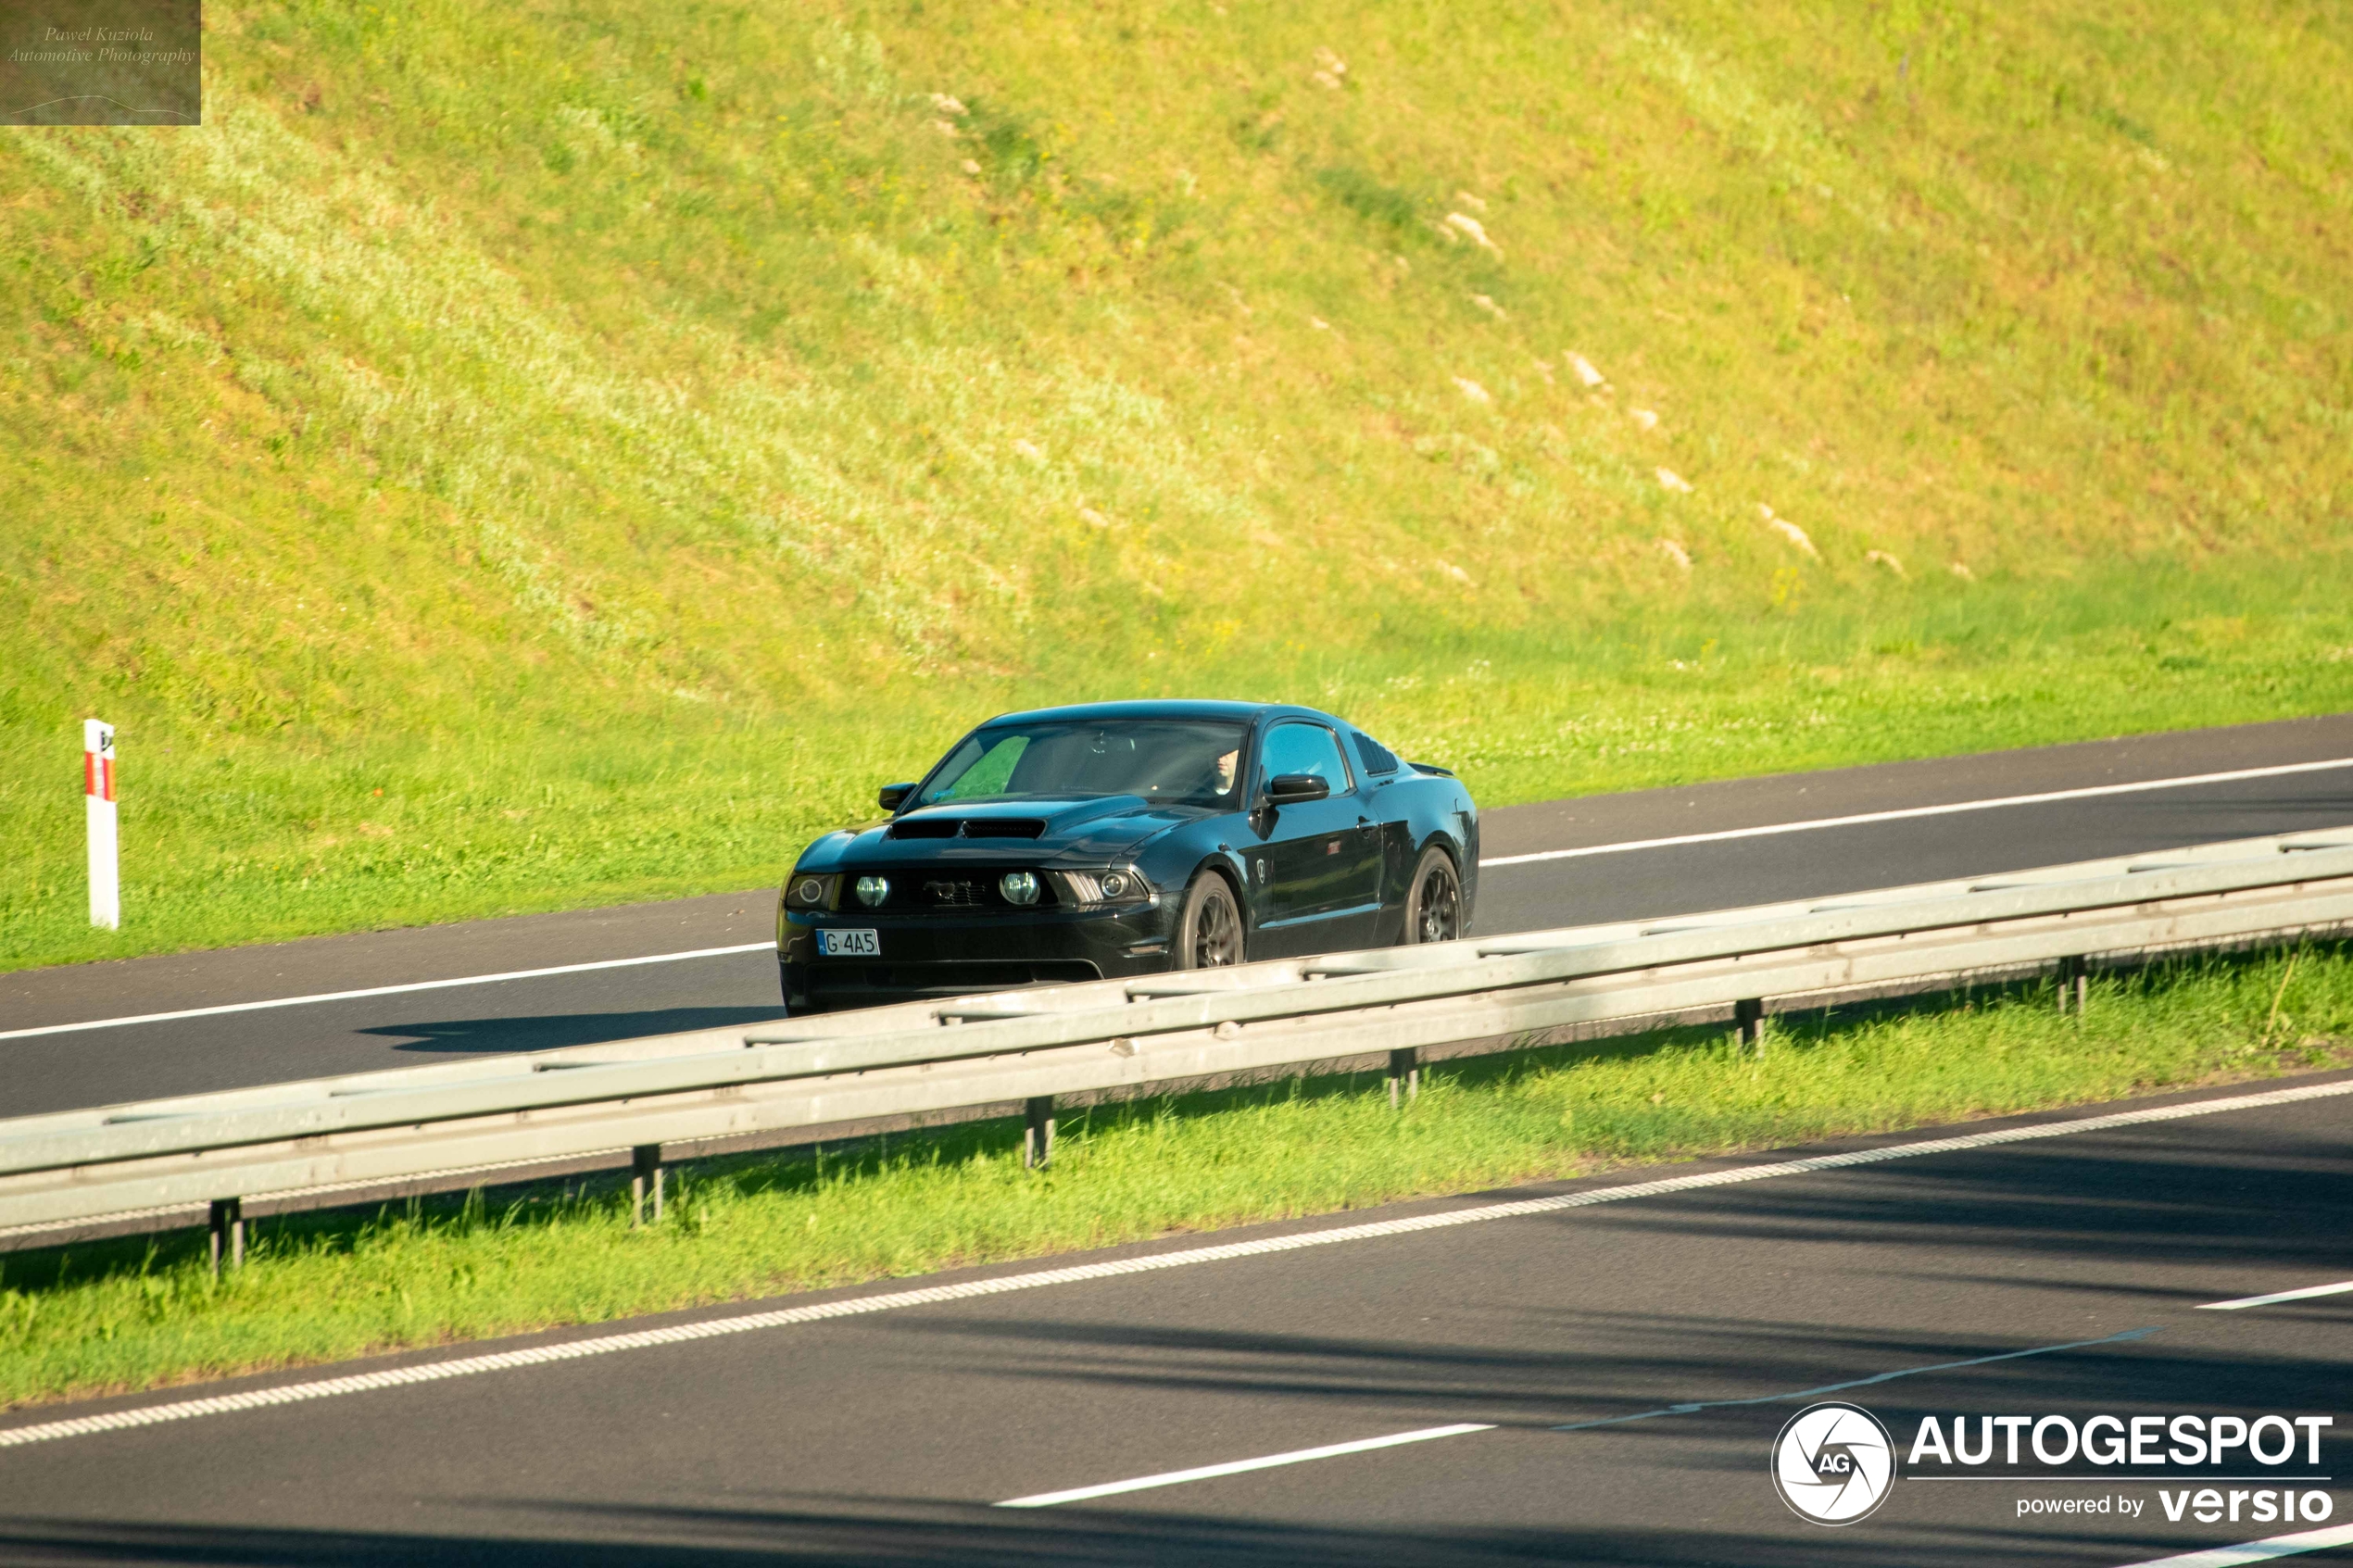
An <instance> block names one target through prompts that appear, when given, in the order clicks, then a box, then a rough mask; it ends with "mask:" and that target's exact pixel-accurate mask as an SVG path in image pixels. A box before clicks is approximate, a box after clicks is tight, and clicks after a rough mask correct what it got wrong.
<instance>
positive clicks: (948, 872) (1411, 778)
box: [776, 702, 1478, 1012]
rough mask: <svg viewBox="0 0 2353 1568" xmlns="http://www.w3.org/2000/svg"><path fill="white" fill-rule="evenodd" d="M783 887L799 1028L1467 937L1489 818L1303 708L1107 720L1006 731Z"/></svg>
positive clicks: (969, 743)
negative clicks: (978, 998) (937, 1001)
mask: <svg viewBox="0 0 2353 1568" xmlns="http://www.w3.org/2000/svg"><path fill="white" fill-rule="evenodd" d="M882 807H883V809H885V810H887V811H888V812H890V813H891V816H890V818H889V819H888V820H887V821H886V822H879V823H876V824H875V825H874V826H872V827H868V828H865V829H863V830H862V831H858V832H849V831H844V832H840V833H834V834H827V835H826V836H824V838H821V839H819V840H817V842H816V843H814V844H812V845H811V846H810V847H808V848H807V849H805V850H803V851H802V852H801V856H800V859H799V862H798V863H797V864H796V865H795V866H794V867H793V872H792V875H791V876H790V877H789V878H787V879H786V883H785V886H784V898H783V906H782V908H781V909H779V911H778V914H777V922H776V958H777V962H778V964H779V965H780V967H781V968H782V970H783V972H784V986H785V1006H786V1010H788V1011H791V1012H814V1011H820V1010H827V1009H834V1008H853V1007H868V1006H873V1005H875V1004H878V1003H883V1002H899V1001H912V1000H918V999H921V998H925V997H954V996H963V995H966V994H968V993H971V992H975V991H998V990H1004V989H1008V988H1010V987H1013V986H1017V985H1051V984H1056V983H1061V982H1068V981H1079V980H1099V979H1112V978H1118V977H1123V976H1127V975H1138V974H1152V973H1158V972H1163V971H1165V970H1171V969H1203V968H1210V967H1213V966H1215V965H1220V964H1234V963H1240V962H1242V961H1243V960H1249V959H1265V958H1281V957H1287V956H1291V955H1297V954H1303V953H1327V952H1335V951H1344V950H1347V949H1350V948H1357V947H1382V946H1386V945H1388V944H1390V943H1396V942H1436V941H1443V940H1446V939H1448V938H1450V937H1455V936H1460V935H1463V933H1464V932H1465V931H1466V929H1468V927H1469V924H1470V916H1471V905H1472V900H1473V897H1474V896H1475V895H1476V894H1477V892H1478V808H1477V807H1475V806H1473V805H1472V804H1471V797H1470V792H1469V791H1468V790H1466V789H1465V788H1464V787H1463V785H1462V784H1461V783H1460V782H1458V781H1457V780H1456V779H1455V778H1454V776H1453V774H1452V773H1450V772H1448V771H1446V770H1445V769H1443V768H1433V767H1428V766H1424V765H1420V764H1416V763H1410V762H1400V761H1399V760H1398V759H1397V758H1396V757H1395V756H1393V755H1392V754H1390V751H1389V750H1388V748H1386V747H1385V746H1381V745H1380V743H1379V742H1378V741H1376V740H1374V739H1373V738H1372V737H1371V736H1370V735H1367V734H1364V733H1363V732H1362V731H1360V730H1357V729H1355V728H1354V727H1353V726H1352V725H1350V724H1347V723H1345V722H1343V721H1340V720H1338V719H1335V718H1333V717H1331V716H1330V715H1329V714H1326V713H1318V712H1316V711H1315V710H1314V709H1306V708H1290V707H1283V706H1279V705H1272V704H1259V703H1240V702H1107V703H1095V704H1090V705H1088V706H1085V707H1076V708H1050V709H1040V710H1038V711H1037V712H1034V713H1012V714H1007V715H1005V716H1004V717H1003V718H1000V719H992V720H990V721H988V723H986V724H983V725H982V726H980V728H978V729H976V730H975V731H973V733H972V734H968V735H966V736H965V737H964V738H963V739H962V740H960V741H958V742H957V743H956V744H955V746H952V747H950V750H949V752H948V755H947V756H946V757H944V758H942V759H940V760H939V762H938V764H937V766H935V767H934V768H933V769H932V771H931V772H930V773H929V774H928V775H926V776H925V778H924V779H923V780H922V781H921V782H920V783H917V784H890V785H887V786H886V787H885V788H884V790H883V792H882Z"/></svg>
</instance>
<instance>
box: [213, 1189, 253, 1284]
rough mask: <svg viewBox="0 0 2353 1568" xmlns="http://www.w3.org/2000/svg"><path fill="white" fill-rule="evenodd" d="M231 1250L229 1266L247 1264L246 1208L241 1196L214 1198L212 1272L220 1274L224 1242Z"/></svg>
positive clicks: (240, 1267) (238, 1267)
mask: <svg viewBox="0 0 2353 1568" xmlns="http://www.w3.org/2000/svg"><path fill="white" fill-rule="evenodd" d="M224 1243H225V1244H226V1245H227V1248H228V1252H229V1266H230V1267H231V1268H233V1269H242V1268H244V1267H245V1199H243V1198H214V1199H213V1200H212V1273H213V1277H214V1278H216V1279H218V1278H219V1277H220V1253H221V1248H222V1245H223V1244H224Z"/></svg>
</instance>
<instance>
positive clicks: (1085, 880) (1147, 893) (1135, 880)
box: [1059, 866, 1152, 909]
mask: <svg viewBox="0 0 2353 1568" xmlns="http://www.w3.org/2000/svg"><path fill="white" fill-rule="evenodd" d="M1059 874H1060V875H1061V877H1062V879H1063V886H1064V887H1066V888H1068V889H1069V890H1070V898H1071V902H1073V903H1075V904H1079V905H1085V906H1092V907H1094V908H1096V909H1101V908H1102V907H1103V906H1105V905H1108V904H1149V903H1151V901H1152V884H1151V883H1149V882H1146V881H1145V880H1144V876H1143V873H1142V872H1139V871H1137V870H1136V869H1135V868H1133V867H1131V866H1119V867H1115V868H1114V869H1113V870H1111V871H1107V872H1061V873H1059Z"/></svg>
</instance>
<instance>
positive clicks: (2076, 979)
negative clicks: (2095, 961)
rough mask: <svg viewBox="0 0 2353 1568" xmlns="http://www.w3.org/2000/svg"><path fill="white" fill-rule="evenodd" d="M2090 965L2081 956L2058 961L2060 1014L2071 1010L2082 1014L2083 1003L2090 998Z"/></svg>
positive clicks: (2080, 1015)
mask: <svg viewBox="0 0 2353 1568" xmlns="http://www.w3.org/2000/svg"><path fill="white" fill-rule="evenodd" d="M2091 994H2092V966H2091V964H2090V962H2089V961H2088V960H2084V959H2083V958H2082V957H2076V958H2071V959H2061V960H2059V961H2058V1010H2059V1011H2060V1013H2061V1014H2062V1015H2064V1014H2066V1013H2068V1012H2070V1011H2072V1012H2073V1013H2074V1014H2075V1016H2076V1017H2078V1018H2081V1017H2082V1016H2083V1008H2084V1004H2085V1003H2087V1002H2089V1001H2090V1000H2091V999H2092V996H2091Z"/></svg>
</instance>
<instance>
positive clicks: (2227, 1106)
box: [0, 1078, 2353, 1449]
mask: <svg viewBox="0 0 2353 1568" xmlns="http://www.w3.org/2000/svg"><path fill="white" fill-rule="evenodd" d="M2342 1095H2353V1078H2347V1079H2344V1080H2341V1081H2339V1082H2337V1083H2334V1084H2308V1085H2303V1086H2302V1087H2299V1088H2293V1089H2271V1090H2267V1091H2265V1092H2264V1093H2261V1094H2253V1095H2233V1096H2230V1097H2229V1098H2223V1099H2206V1100H2193V1101H2191V1102H2190V1103H2188V1104H2186V1105H2164V1106H2155V1107H2152V1108H2150V1109H2148V1110H2120V1111H2115V1112H2112V1113H2111V1114H2109V1115H2107V1116H2087V1117H2083V1118H2082V1119H2081V1120H2078V1121H2071V1122H2036V1123H2029V1124H2028V1125H2026V1126H2023V1127H2007V1128H2003V1129H2000V1130H1998V1131H1994V1132H1990V1133H1967V1134H1963V1135H1960V1136H1958V1137H1950V1138H1931V1139H1927V1140H1925V1141H1923V1142H1919V1143H1906V1144H1889V1145H1885V1146H1882V1147H1881V1148H1864V1149H1856V1150H1854V1151H1852V1152H1850V1153H1846V1154H1821V1155H1816V1156H1814V1157H1812V1158H1810V1159H1806V1160H1780V1161H1778V1162H1777V1163H1774V1164H1770V1165H1741V1166H1736V1167H1734V1168H1732V1169H1730V1170H1727V1171H1703V1172H1698V1173H1694V1174H1692V1175H1688V1176H1665V1177H1661V1178H1660V1179H1658V1180H1657V1181H1651V1182H1629V1183H1628V1184H1627V1185H1624V1186H1614V1187H1602V1188H1599V1189H1596V1190H1592V1191H1588V1192H1571V1193H1561V1194H1557V1195H1555V1196H1554V1197H1551V1198H1520V1199H1518V1200H1517V1201H1516V1202H1511V1203H1490V1204H1483V1205H1480V1206H1479V1207H1477V1208H1471V1209H1451V1210H1446V1211H1444V1212H1442V1213H1437V1214H1416V1215H1415V1216H1413V1217H1412V1218H1410V1219H1403V1220H1376V1221H1373V1222H1371V1223H1366V1224H1361V1225H1342V1226H1339V1227H1337V1228H1335V1229H1332V1230H1327V1231H1306V1232H1302V1233H1300V1234H1298V1235H1293V1236H1262V1237H1260V1238H1259V1239H1258V1240H1255V1241H1229V1242H1225V1243H1221V1244H1219V1245H1217V1246H1214V1247H1195V1248H1189V1249H1187V1250H1185V1251H1181V1252H1161V1253H1155V1254H1153V1255H1151V1256H1150V1257H1144V1258H1120V1259H1115V1260H1113V1261H1107V1262H1101V1263H1076V1264H1073V1265H1071V1266H1070V1267H1068V1268H1061V1269H1037V1270H1033V1271H1031V1272H1030V1273H1020V1274H1003V1275H1000V1276H999V1277H997V1278H995V1279H974V1280H963V1281H960V1282H959V1283H957V1284H954V1285H934V1286H925V1287H924V1288H922V1289H919V1290H901V1291H893V1292H890V1293H888V1294H887V1295H881V1296H853V1297H849V1298H845V1299H842V1300H838V1301H821V1302H816V1303H813V1304H812V1305H810V1306H806V1307H782V1308H778V1309H776V1310H775V1311H766V1312H747V1313H745V1314H743V1315H741V1316H739V1317H731V1318H711V1319H705V1320H704V1321H702V1322H700V1323H678V1324H674V1325H673V1326H671V1327H668V1328H648V1329H636V1330H633V1331H631V1332H629V1333H626V1334H608V1335H601V1336H596V1337H593V1338H586V1339H574V1340H570V1341H568V1342H566V1343H564V1344H560V1345H535V1346H533V1347H531V1348H528V1349H522V1350H500V1351H497V1352H495V1353H493V1354H490V1355H483V1356H465V1357H461V1358H459V1359H458V1360H455V1361H430V1362H426V1363H424V1364H422V1365H419V1366H406V1367H395V1368H390V1369H388V1370H386V1371H384V1372H363V1373H355V1374H351V1375H348V1376H345V1377H328V1378H321V1379H319V1380H317V1381H315V1382H310V1383H290V1384H284V1385H282V1386H278V1387H274V1388H254V1389H248V1390H246V1391H245V1392H243V1393H237V1394H217V1395H213V1396H211V1397H209V1398H207V1399H175V1400H170V1401H168V1402H165V1403H159V1404H152V1405H132V1406H131V1407H129V1408H127V1409H123V1410H115V1411H104V1412H102V1413H100V1414H96V1415H84V1416H73V1417H70V1418H68V1419H66V1420H63V1421H44V1422H40V1423H37V1424H32V1425H30V1426H11V1427H0V1449H6V1448H16V1447H19V1446H20V1445H22V1444H26V1443H45V1442H50V1441H54V1440H55V1439H57V1438H60V1437H82V1436H90V1435H92V1434H94V1433H99V1432H119V1431H122V1430H124V1429H126V1428H129V1427H134V1426H153V1425H155V1424H157V1423H158V1422H166V1421H187V1420H190V1419H192V1418H194V1417H196V1416H205V1415H222V1414H226V1413H227V1412H229V1411H242V1410H258V1409H260V1408H262V1407H264V1406H268V1405H291V1404H298V1403H301V1402H303V1401H306V1400H309V1399H333V1398H335V1397H337V1396H339V1395H344V1394H360V1393H366V1392H368V1391H370V1390H371V1389H376V1388H394V1387H399V1386H403V1385H407V1384H411V1383H438V1382H441V1381H443V1380H445V1379H447V1378H452V1377H472V1376H475V1375H477V1374H482V1373H488V1372H505V1371H508V1370H510V1369H512V1368H515V1367H527V1366H542V1365H545V1364H547V1363H548V1362H551V1361H578V1360H580V1359H581V1358H583V1357H585V1356H610V1355H613V1354H615V1353H617V1352H619V1351H623V1350H643V1349H649V1348H653V1347H655V1346H659V1345H682V1344H686V1343H687V1342H689V1341H691V1340H697V1339H715V1338H719V1337H722V1336H726V1335H732V1334H749V1333H752V1332H754V1331H755V1330H759V1329H763V1328H781V1327H785V1326H786V1325H788V1324H792V1323H821V1322H824V1321H825V1320H826V1319H829V1318H849V1317H861V1316H863V1315H865V1314H866V1313H869V1312H888V1311H897V1310H898V1309H900V1308H901V1307H929V1306H936V1305H937V1304H939V1303H941V1302H946V1301H969V1300H972V1299H975V1298H978V1297H984V1296H1002V1295H1005V1294H1007V1293H1009V1292H1012V1291H1016V1290H1036V1289H1038V1288H1039V1287H1041V1286H1050V1285H1078V1284H1083V1283H1085V1282H1088V1281H1090V1280H1099V1279H1116V1278H1118V1277H1120V1276H1122V1275H1126V1274H1146V1273H1159V1272H1160V1271H1161V1270H1164V1269H1182V1268H1188V1267H1190V1266H1191V1265H1193V1264H1195V1263H1222V1262H1226V1261H1229V1260H1232V1259H1235V1258H1263V1257H1266V1256H1268V1255H1270V1254H1273V1253H1279V1252H1297V1251H1301V1250H1303V1249H1305V1248H1311V1247H1331V1246H1336V1245H1338V1244H1340V1243H1341V1242H1350V1241H1371V1240H1376V1239H1378V1238H1380V1237H1383V1236H1412V1235H1414V1234H1416V1232H1420V1231H1438V1230H1452V1229H1453V1228H1454V1227H1455V1226H1457V1225H1476V1224H1481V1223H1485V1222H1487V1221H1489V1220H1510V1219H1517V1218H1519V1217H1521V1216H1523V1215H1528V1214H1555V1213H1558V1212H1560V1211H1561V1210H1566V1209H1589V1208H1592V1207H1593V1206H1594V1205H1596V1204H1601V1203H1623V1202H1625V1201H1626V1200H1627V1199H1629V1198H1659V1197H1663V1196H1665V1195H1667V1194H1668V1193H1678V1192H1692V1191H1696V1190H1698V1189H1700V1188H1703V1187H1716V1186H1731V1185H1737V1184H1739V1183H1742V1182H1755V1181H1764V1180H1767V1179H1768V1178H1770V1177H1774V1176H1802V1175H1807V1174H1810V1173H1813V1172H1817V1171H1836V1170H1843V1169H1844V1168H1845V1167H1847V1166H1850V1165H1874V1164H1878V1163H1880V1162H1881V1161H1882V1160H1910V1159H1914V1158H1916V1157H1918V1156H1920V1155H1927V1154H1951V1153H1955V1152H1957V1151H1959V1150H1964V1149H1972V1148H1993V1147H1995V1146H1998V1145H2001V1144H2011V1143H2032V1142H2035V1141H2037V1140H2040V1139H2043V1138H2058V1137H2069V1136H2071V1135H2075V1134H2077V1133H2097V1132H2105V1131H2107V1130H2108V1129H2110V1128H2114V1127H2138V1126H2145V1125H2146V1124H2148V1123H2156V1122H2179V1121H2184V1120H2187V1119H2188V1118H2191V1117H2196V1116H2214V1115H2219V1114H2221V1113H2222V1112H2225V1111H2232V1110H2260V1109H2264V1108H2267V1107H2270V1106H2275V1105H2294V1104H2296V1103H2298V1102H2300V1101H2303V1100H2309V1099H2331V1098H2336V1097H2338V1096H2342Z"/></svg>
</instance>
